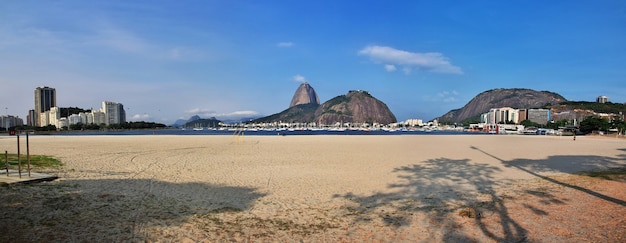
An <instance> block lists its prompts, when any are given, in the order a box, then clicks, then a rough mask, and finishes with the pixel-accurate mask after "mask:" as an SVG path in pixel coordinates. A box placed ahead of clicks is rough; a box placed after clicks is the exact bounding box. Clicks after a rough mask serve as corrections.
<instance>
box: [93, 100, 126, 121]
mask: <svg viewBox="0 0 626 243" xmlns="http://www.w3.org/2000/svg"><path fill="white" fill-rule="evenodd" d="M102 111H103V112H104V116H105V124H106V125H111V124H119V123H124V122H126V111H124V106H123V105H122V104H120V103H115V102H112V101H103V102H102ZM94 120H95V119H94Z"/></svg>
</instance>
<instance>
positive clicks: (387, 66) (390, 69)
mask: <svg viewBox="0 0 626 243" xmlns="http://www.w3.org/2000/svg"><path fill="white" fill-rule="evenodd" d="M385 70H387V72H394V71H396V66H395V65H391V64H385Z"/></svg>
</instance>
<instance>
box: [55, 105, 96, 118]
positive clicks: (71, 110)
mask: <svg viewBox="0 0 626 243" xmlns="http://www.w3.org/2000/svg"><path fill="white" fill-rule="evenodd" d="M59 110H60V112H61V117H69V116H70V115H73V114H78V113H81V112H91V110H85V109H82V108H78V107H61V108H59Z"/></svg>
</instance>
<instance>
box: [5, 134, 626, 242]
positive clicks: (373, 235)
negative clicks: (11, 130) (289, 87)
mask: <svg viewBox="0 0 626 243" xmlns="http://www.w3.org/2000/svg"><path fill="white" fill-rule="evenodd" d="M30 147H31V154H39V155H50V156H54V157H56V158H58V159H59V160H61V161H62V162H63V163H64V166H63V167H62V168H61V169H58V170H48V171H47V172H49V173H54V174H57V175H58V176H59V177H60V179H58V180H57V181H54V182H48V183H38V184H31V185H20V186H12V187H4V188H0V193H1V196H0V197H1V201H0V206H1V207H2V212H1V213H0V235H1V236H2V237H1V238H0V241H37V242H40V241H81V242H82V241H84V242H87V241H90V242H91V241H115V242H118V241H122V242H127V241H137V242H138V241H156V242H165V241H168V242H169V241H175V242H180V241H183V242H197V241H205V242H215V241H255V242H256V241H263V242H266V241H288V242H291V241H304V242H361V241H366V242H403V241H405V242H416V241H421V242H440V241H479V242H525V241H528V242H543V241H571V240H591V241H608V242H611V241H623V240H624V239H626V220H625V219H624V215H626V192H625V191H626V186H625V185H626V184H625V182H624V181H606V180H599V179H594V178H589V177H583V176H578V175H573V174H572V173H574V172H578V171H588V170H604V169H607V168H615V167H623V166H625V165H626V140H623V139H601V138H594V137H577V140H576V141H573V140H572V138H571V137H545V136H490V135H451V136H447V135H432V136H428V135H417V136H411V135H407V136H246V137H244V138H239V139H238V138H236V137H233V136H31V137H30ZM0 149H2V150H8V151H9V153H14V152H16V145H15V138H13V137H1V138H0ZM22 152H24V148H22Z"/></svg>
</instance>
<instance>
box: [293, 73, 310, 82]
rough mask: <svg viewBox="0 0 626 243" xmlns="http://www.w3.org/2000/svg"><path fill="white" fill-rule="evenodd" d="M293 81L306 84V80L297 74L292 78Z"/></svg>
mask: <svg viewBox="0 0 626 243" xmlns="http://www.w3.org/2000/svg"><path fill="white" fill-rule="evenodd" d="M293 80H294V81H296V82H300V83H306V82H307V81H306V79H305V78H304V77H303V76H302V75H300V74H298V75H296V76H293Z"/></svg>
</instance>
